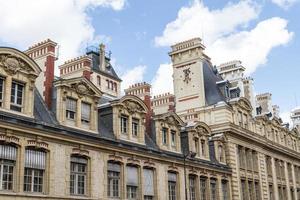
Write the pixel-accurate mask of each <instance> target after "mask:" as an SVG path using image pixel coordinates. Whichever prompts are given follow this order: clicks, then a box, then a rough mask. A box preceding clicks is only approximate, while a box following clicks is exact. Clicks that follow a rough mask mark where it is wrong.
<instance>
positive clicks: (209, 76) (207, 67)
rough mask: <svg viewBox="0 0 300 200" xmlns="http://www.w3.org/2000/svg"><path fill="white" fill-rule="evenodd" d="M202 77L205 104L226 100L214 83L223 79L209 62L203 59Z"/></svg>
mask: <svg viewBox="0 0 300 200" xmlns="http://www.w3.org/2000/svg"><path fill="white" fill-rule="evenodd" d="M203 77H204V90H205V101H206V105H213V104H216V103H218V102H220V101H224V102H226V98H225V97H224V96H223V94H222V92H221V91H220V88H219V87H218V85H217V84H216V83H217V82H219V81H223V79H222V78H221V76H220V75H219V74H218V73H216V71H215V70H214V68H213V66H212V65H211V63H210V62H208V61H206V60H204V61H203Z"/></svg>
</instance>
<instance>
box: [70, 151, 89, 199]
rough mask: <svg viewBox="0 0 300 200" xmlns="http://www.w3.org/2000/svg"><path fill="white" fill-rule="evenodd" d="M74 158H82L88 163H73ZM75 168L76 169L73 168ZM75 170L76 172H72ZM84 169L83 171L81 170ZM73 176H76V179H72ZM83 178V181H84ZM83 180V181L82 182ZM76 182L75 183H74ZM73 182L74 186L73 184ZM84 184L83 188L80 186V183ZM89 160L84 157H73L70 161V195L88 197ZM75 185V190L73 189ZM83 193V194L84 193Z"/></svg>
mask: <svg viewBox="0 0 300 200" xmlns="http://www.w3.org/2000/svg"><path fill="white" fill-rule="evenodd" d="M72 158H80V159H85V162H86V163H80V162H76V161H72ZM72 166H74V167H72ZM73 168H74V171H72V170H73ZM80 168H81V169H82V170H81V171H80V170H79V169H80ZM72 176H74V179H72ZM82 178H83V179H82ZM80 179H81V180H80ZM73 181H74V182H73ZM72 182H73V184H72ZM79 182H82V183H83V187H80V188H79V186H78V183H79ZM87 184H88V159H87V158H86V157H83V156H75V155H74V156H71V160H70V184H69V187H70V190H69V192H70V195H72V196H86V195H87V189H88V185H87ZM72 185H73V189H72ZM82 191H83V193H82Z"/></svg>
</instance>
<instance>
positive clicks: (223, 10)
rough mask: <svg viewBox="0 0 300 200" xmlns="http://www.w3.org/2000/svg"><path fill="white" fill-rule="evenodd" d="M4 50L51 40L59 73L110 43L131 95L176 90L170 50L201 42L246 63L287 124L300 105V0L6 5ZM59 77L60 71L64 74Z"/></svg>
mask: <svg viewBox="0 0 300 200" xmlns="http://www.w3.org/2000/svg"><path fill="white" fill-rule="evenodd" d="M0 13H1V18H0V45H1V46H12V47H15V48H18V49H21V50H26V49H27V47H28V46H30V45H31V44H33V43H36V42H38V41H41V40H44V39H46V38H50V39H52V40H54V41H56V42H57V43H59V60H58V61H57V63H56V64H57V66H58V65H59V64H60V63H62V62H64V61H65V60H66V59H70V58H72V57H74V56H78V55H81V54H84V52H85V48H86V47H87V46H89V45H99V43H101V42H102V43H105V44H106V46H107V49H108V50H110V51H111V52H112V62H113V65H114V66H115V68H116V70H117V72H118V73H119V75H120V76H121V77H122V79H123V85H122V86H123V88H126V87H127V86H128V85H130V84H133V83H135V82H140V81H147V82H149V83H152V85H153V93H154V94H159V93H162V92H169V91H171V92H172V91H173V86H172V68H171V65H170V59H169V57H168V52H169V51H170V47H169V46H170V45H172V44H174V43H176V42H178V41H182V40H186V39H190V38H192V37H201V38H202V39H203V42H204V44H205V46H206V47H207V48H206V53H207V54H208V55H209V56H210V57H211V58H212V61H213V63H214V64H215V65H218V64H220V63H222V62H226V61H230V60H234V59H238V60H241V61H242V62H243V64H244V66H245V67H246V70H247V74H248V75H249V76H252V77H253V78H254V80H255V85H254V86H255V92H256V93H257V94H259V93H263V92H271V93H272V94H273V96H272V97H273V103H274V104H278V105H279V106H280V108H281V112H282V118H283V119H284V120H285V121H287V120H288V116H289V110H291V109H292V108H294V107H296V106H298V104H300V89H299V86H300V68H299V67H300V66H299V63H300V56H299V52H300V40H299V35H300V23H299V17H300V16H299V15H300V14H299V13H300V0H244V1H237V0H232V1H225V0H210V1H209V0H203V1H200V0H163V1H162V0H151V1H149V0H144V1H142V0H63V1H62V0H10V1H7V0H0ZM56 73H58V70H57V71H56Z"/></svg>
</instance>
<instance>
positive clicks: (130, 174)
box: [126, 166, 138, 199]
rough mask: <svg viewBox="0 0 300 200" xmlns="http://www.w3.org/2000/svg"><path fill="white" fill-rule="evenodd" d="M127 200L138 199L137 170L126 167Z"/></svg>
mask: <svg viewBox="0 0 300 200" xmlns="http://www.w3.org/2000/svg"><path fill="white" fill-rule="evenodd" d="M126 189H127V199H138V168H137V167H134V166H127V182H126Z"/></svg>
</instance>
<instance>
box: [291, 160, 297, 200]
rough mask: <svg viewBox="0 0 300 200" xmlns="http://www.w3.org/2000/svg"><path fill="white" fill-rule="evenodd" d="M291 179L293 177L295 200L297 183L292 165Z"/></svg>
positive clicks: (295, 197)
mask: <svg viewBox="0 0 300 200" xmlns="http://www.w3.org/2000/svg"><path fill="white" fill-rule="evenodd" d="M292 177H293V187H294V199H297V183H296V175H295V166H294V165H292Z"/></svg>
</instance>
